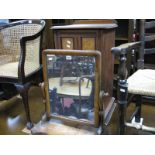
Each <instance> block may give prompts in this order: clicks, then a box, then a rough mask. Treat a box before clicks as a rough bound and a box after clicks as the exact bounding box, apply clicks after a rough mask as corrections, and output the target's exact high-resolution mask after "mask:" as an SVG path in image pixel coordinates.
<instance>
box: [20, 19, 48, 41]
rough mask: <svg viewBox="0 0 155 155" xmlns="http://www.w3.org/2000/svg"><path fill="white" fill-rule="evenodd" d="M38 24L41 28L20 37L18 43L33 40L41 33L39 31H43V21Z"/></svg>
mask: <svg viewBox="0 0 155 155" xmlns="http://www.w3.org/2000/svg"><path fill="white" fill-rule="evenodd" d="M40 24H41V25H42V28H41V29H40V30H39V31H38V32H37V33H36V34H34V35H30V36H25V37H21V39H20V43H21V44H22V43H23V42H26V41H30V40H34V39H36V38H38V37H39V36H40V35H41V33H42V32H43V30H44V28H45V21H44V20H41V22H40Z"/></svg>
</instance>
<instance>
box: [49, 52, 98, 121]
mask: <svg viewBox="0 0 155 155" xmlns="http://www.w3.org/2000/svg"><path fill="white" fill-rule="evenodd" d="M47 70H48V73H47V74H48V75H47V77H48V84H49V96H50V104H51V112H52V115H61V116H64V117H68V118H72V119H81V120H89V121H91V122H94V91H95V90H94V89H95V87H94V84H95V57H91V56H70V55H68V56H64V55H51V54H48V55H47Z"/></svg>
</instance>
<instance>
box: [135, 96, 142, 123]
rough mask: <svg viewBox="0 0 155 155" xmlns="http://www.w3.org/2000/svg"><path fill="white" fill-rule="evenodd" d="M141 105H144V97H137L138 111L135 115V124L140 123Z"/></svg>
mask: <svg viewBox="0 0 155 155" xmlns="http://www.w3.org/2000/svg"><path fill="white" fill-rule="evenodd" d="M141 105H142V96H141V95H137V96H136V108H138V111H137V113H136V115H135V122H137V123H139V122H140V118H141Z"/></svg>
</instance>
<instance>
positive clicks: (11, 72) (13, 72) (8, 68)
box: [0, 62, 36, 78]
mask: <svg viewBox="0 0 155 155" xmlns="http://www.w3.org/2000/svg"><path fill="white" fill-rule="evenodd" d="M35 65H36V63H35V62H29V66H35ZM33 71H34V68H33V67H29V68H26V69H25V76H27V75H29V74H30V73H32V72H33ZM0 76H9V77H15V78H18V62H11V63H7V64H4V65H0Z"/></svg>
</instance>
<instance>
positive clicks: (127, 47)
mask: <svg viewBox="0 0 155 155" xmlns="http://www.w3.org/2000/svg"><path fill="white" fill-rule="evenodd" d="M140 44H141V42H131V43H125V44H121V45H119V46H117V47H113V48H111V52H112V53H113V54H114V55H116V56H119V55H124V54H127V53H128V52H129V51H131V50H132V49H135V48H138V47H140Z"/></svg>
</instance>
